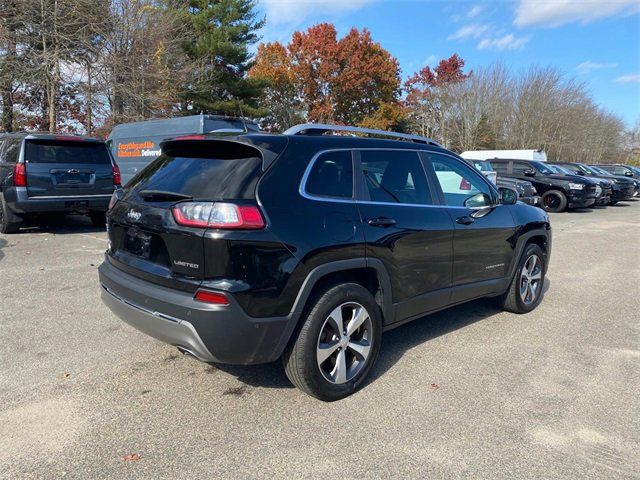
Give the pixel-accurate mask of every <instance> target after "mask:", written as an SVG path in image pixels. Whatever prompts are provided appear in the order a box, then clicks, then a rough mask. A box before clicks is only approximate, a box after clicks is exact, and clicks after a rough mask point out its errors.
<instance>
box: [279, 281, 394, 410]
mask: <svg viewBox="0 0 640 480" xmlns="http://www.w3.org/2000/svg"><path fill="white" fill-rule="evenodd" d="M307 312H308V313H307V314H305V315H304V316H303V318H302V319H301V322H303V323H302V324H301V327H300V329H299V330H298V332H297V334H296V335H295V336H294V337H293V338H292V339H291V343H290V344H289V346H288V347H287V349H286V351H285V353H284V355H283V357H282V361H283V364H284V367H285V371H286V373H287V377H289V380H291V382H292V383H293V384H294V385H295V386H296V387H298V388H299V389H300V390H302V391H303V392H305V393H307V394H309V395H311V396H313V397H316V398H319V399H320V400H324V401H334V400H339V399H341V398H344V397H347V396H349V395H351V394H352V393H354V392H355V391H356V390H357V389H358V388H359V387H360V386H362V384H363V382H364V380H365V378H366V376H367V374H368V373H369V371H370V370H371V367H372V366H373V364H374V362H375V360H376V357H377V356H378V352H379V350H380V341H381V336H382V315H381V313H380V308H379V307H378V305H377V304H376V302H375V300H374V298H373V296H372V295H371V293H369V291H367V290H366V289H365V288H364V287H362V286H360V285H358V284H355V283H345V284H342V285H338V286H335V287H333V288H330V289H328V290H325V291H324V293H321V294H320V295H319V296H316V297H315V300H313V304H312V305H311V306H310V309H308V310H307Z"/></svg>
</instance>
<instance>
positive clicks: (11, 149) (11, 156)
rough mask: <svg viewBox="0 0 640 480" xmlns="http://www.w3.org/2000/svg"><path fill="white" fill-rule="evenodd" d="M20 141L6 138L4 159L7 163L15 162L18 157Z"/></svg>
mask: <svg viewBox="0 0 640 480" xmlns="http://www.w3.org/2000/svg"><path fill="white" fill-rule="evenodd" d="M21 145H22V142H21V141H20V140H15V139H7V141H6V142H5V147H4V148H5V150H4V154H3V157H4V161H5V162H7V163H16V162H17V161H18V158H19V157H20V146H21Z"/></svg>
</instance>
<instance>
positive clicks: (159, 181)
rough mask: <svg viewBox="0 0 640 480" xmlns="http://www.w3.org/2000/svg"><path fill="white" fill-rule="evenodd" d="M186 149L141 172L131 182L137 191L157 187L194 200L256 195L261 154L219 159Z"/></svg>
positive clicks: (169, 153)
mask: <svg viewBox="0 0 640 480" xmlns="http://www.w3.org/2000/svg"><path fill="white" fill-rule="evenodd" d="M208 154H209V155H208V156H200V155H198V152H194V151H191V152H190V151H188V150H186V151H184V153H183V155H184V156H182V155H179V154H178V153H177V151H176V152H168V153H163V154H162V155H160V156H159V157H158V158H157V159H156V160H154V161H153V162H151V163H150V164H149V165H148V166H147V167H146V168H145V169H143V170H142V171H141V172H140V173H138V174H137V175H136V176H135V177H134V178H133V179H131V181H130V182H129V185H131V188H132V189H133V191H135V192H141V191H142V190H157V191H161V192H171V193H178V194H182V195H188V196H190V197H193V199H194V200H225V199H227V200H233V199H253V198H255V190H256V184H257V182H258V179H259V178H260V175H261V173H262V159H261V158H259V157H257V156H256V157H243V158H224V159H220V158H215V157H213V156H212V155H211V152H208Z"/></svg>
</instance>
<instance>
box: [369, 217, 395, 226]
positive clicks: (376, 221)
mask: <svg viewBox="0 0 640 480" xmlns="http://www.w3.org/2000/svg"><path fill="white" fill-rule="evenodd" d="M367 223H368V224H369V225H371V226H372V227H384V228H387V227H391V226H393V225H395V224H396V221H395V220H394V219H393V218H387V217H379V218H372V219H370V220H369V221H368V222H367Z"/></svg>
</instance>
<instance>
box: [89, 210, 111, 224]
mask: <svg viewBox="0 0 640 480" xmlns="http://www.w3.org/2000/svg"><path fill="white" fill-rule="evenodd" d="M89 218H90V219H91V223H93V225H95V226H96V227H104V226H105V224H106V223H107V217H106V216H105V212H96V211H92V212H89Z"/></svg>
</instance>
